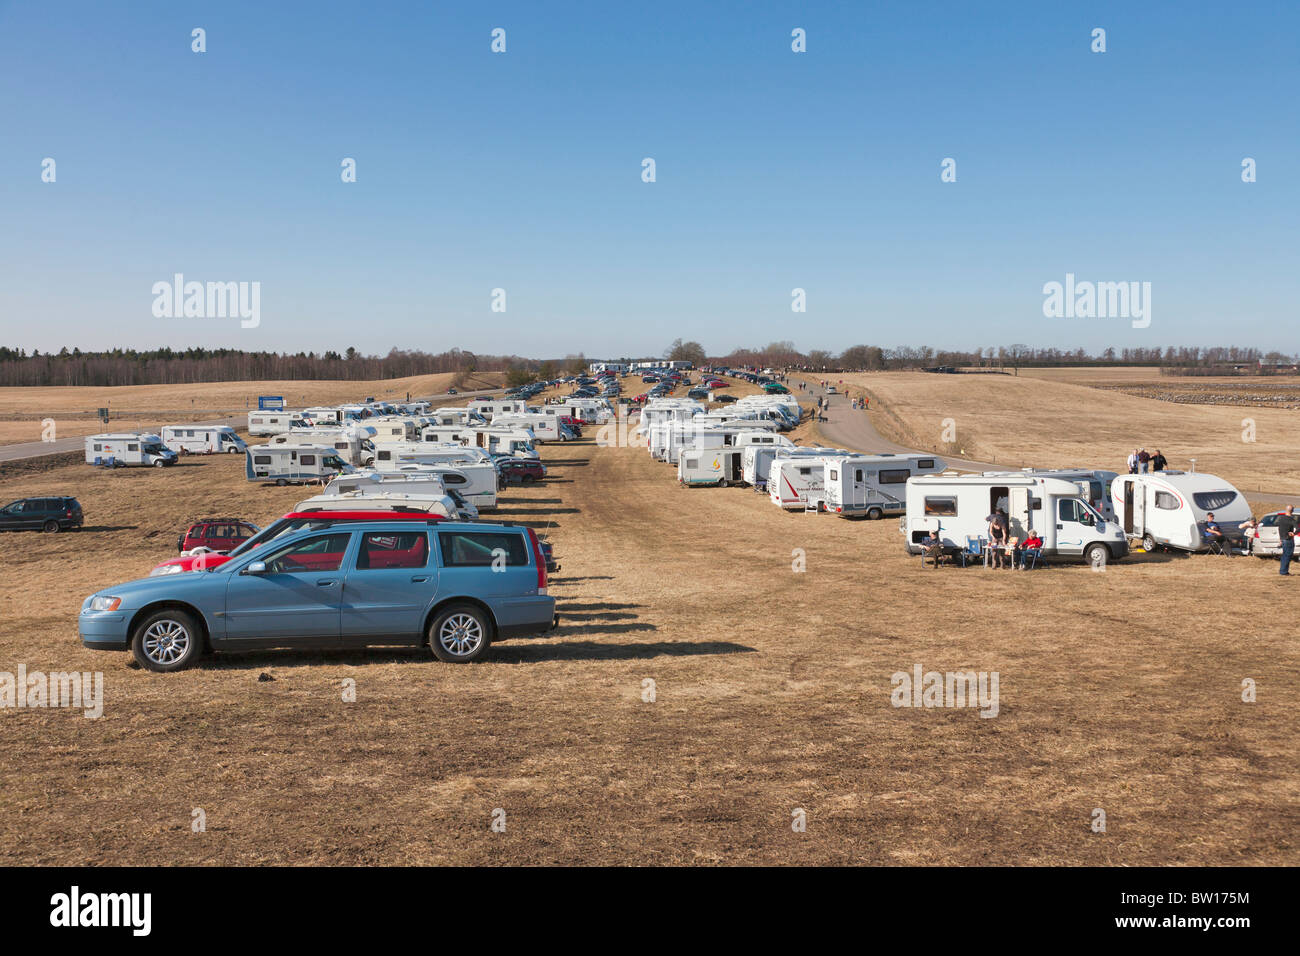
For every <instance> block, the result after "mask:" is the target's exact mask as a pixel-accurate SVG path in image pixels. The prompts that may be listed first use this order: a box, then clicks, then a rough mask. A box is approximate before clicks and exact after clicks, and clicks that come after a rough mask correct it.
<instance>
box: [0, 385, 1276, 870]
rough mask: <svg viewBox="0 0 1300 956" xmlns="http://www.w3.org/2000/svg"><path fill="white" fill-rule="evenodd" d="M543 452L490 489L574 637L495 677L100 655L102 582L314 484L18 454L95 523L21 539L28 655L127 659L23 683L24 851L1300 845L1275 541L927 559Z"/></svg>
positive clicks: (634, 464) (914, 857)
mask: <svg viewBox="0 0 1300 956" xmlns="http://www.w3.org/2000/svg"><path fill="white" fill-rule="evenodd" d="M635 388H636V387H635V386H634V385H631V384H629V386H628V389H627V392H626V394H635V393H636V392H635ZM1027 427H1028V426H1027ZM543 457H544V458H545V459H546V460H547V462H548V464H549V466H550V469H551V471H550V476H549V477H548V478H547V480H546V482H545V483H543V484H542V485H540V486H539V487H536V488H531V489H528V490H512V491H510V492H508V493H507V494H505V495H504V497H503V499H502V506H501V508H500V510H499V511H498V512H497V513H495V514H494V515H491V516H492V517H497V518H501V519H504V520H513V521H520V522H526V523H528V524H530V525H533V526H534V527H538V528H545V529H546V531H547V533H548V534H549V535H550V537H551V540H552V541H553V542H554V543H555V548H556V555H557V557H558V559H559V560H560V561H561V563H562V565H563V570H562V571H561V573H560V575H559V576H558V578H557V579H555V580H554V581H553V593H554V594H556V595H557V599H558V603H559V610H560V613H561V615H562V626H561V628H560V629H559V631H558V632H555V633H554V635H553V636H551V637H548V638H545V639H541V640H533V641H512V642H505V643H502V644H500V645H498V646H497V647H496V648H494V649H493V652H492V654H491V655H490V657H489V658H488V659H487V660H485V661H484V662H481V663H478V664H474V665H466V666H454V665H445V664H439V663H437V662H436V661H434V660H433V659H432V657H431V656H430V655H427V654H425V653H421V652H416V651H391V650H389V651H385V650H375V651H370V652H366V653H356V652H333V653H329V652H325V653H317V652H310V653H309V652H292V651H288V652H286V651H280V652H259V653H248V654H244V655H239V656H230V657H217V658H213V659H209V660H207V661H204V662H202V663H201V664H200V666H198V667H196V668H194V669H192V670H188V671H184V672H181V673H178V674H173V675H166V676H160V675H155V674H150V673H147V672H145V671H141V670H136V669H132V668H131V667H129V666H128V664H127V661H128V656H127V655H126V654H123V653H102V652H92V651H88V650H84V649H83V648H82V647H81V646H80V643H79V642H78V639H77V633H76V617H77V610H78V607H79V605H80V603H81V600H82V598H83V597H85V596H86V595H87V594H89V593H91V592H92V591H94V590H96V589H98V588H101V587H105V586H108V585H110V584H112V583H114V582H119V581H122V580H125V579H128V578H132V577H135V576H137V575H142V574H144V573H146V572H147V571H148V569H149V568H150V567H151V566H152V565H153V564H154V563H156V562H157V561H159V560H162V559H164V558H166V557H168V556H170V555H172V554H174V553H175V551H174V549H175V535H176V533H177V531H178V530H180V529H181V528H182V527H183V526H184V525H185V524H186V522H188V521H189V520H190V519H193V518H196V517H200V516H202V515H205V514H211V513H220V514H232V513H233V514H239V515H243V516H246V517H248V518H251V519H254V520H257V521H259V522H262V523H264V522H266V521H269V520H271V519H272V518H274V517H276V516H278V515H279V514H281V513H283V512H284V511H285V510H287V509H288V508H289V507H290V506H291V505H292V504H293V503H294V502H295V501H297V500H299V499H300V498H302V497H306V495H307V494H308V493H309V491H308V490H306V489H293V488H274V487H261V486H253V485H250V484H248V483H247V482H245V481H244V480H243V474H242V462H241V461H239V460H237V459H236V460H229V459H227V458H225V457H213V458H198V457H193V458H189V459H187V460H186V461H185V462H184V463H182V464H181V465H179V466H177V467H176V468H174V469H169V470H166V471H158V470H154V469H139V470H119V471H115V472H104V471H99V470H95V469H92V468H90V467H87V466H85V465H81V464H75V463H74V464H53V465H50V464H49V463H46V464H44V465H36V466H33V465H25V466H21V467H19V466H14V465H10V466H0V496H8V497H17V496H21V495H28V494H57V493H71V494H76V495H77V496H78V497H79V498H80V500H81V502H82V504H83V506H84V508H85V512H86V521H87V527H86V528H85V529H84V530H82V531H80V532H76V533H65V534H56V535H40V534H32V533H18V534H8V535H4V536H3V537H0V546H2V547H3V548H4V551H3V561H4V580H5V583H6V587H5V589H4V596H3V602H2V603H0V670H4V671H10V672H13V671H15V670H16V668H17V666H18V665H19V664H20V663H22V664H25V665H26V666H27V668H29V669H30V670H36V669H41V670H45V671H54V670H59V671H62V670H74V669H75V670H102V671H103V672H104V680H105V705H104V714H103V717H102V718H100V719H97V720H88V719H85V718H84V717H82V716H81V714H80V713H79V712H72V711H66V710H26V709H24V710H10V709H6V710H0V721H2V722H3V732H2V733H0V766H2V767H3V768H4V786H3V788H2V789H0V862H3V863H64V864H76V865H86V864H89V865H106V864H170V863H176V864H215V863H226V864H265V863H276V864H378V863H391V864H452V863H459V864H543V863H569V864H577V863H590V864H601V863H612V864H622V863H632V864H760V863H769V864H808V863H827V864H924V865H941V864H993V865H1000V864H1016V863H1021V864H1049V863H1067V864H1083V865H1101V864H1118V865H1136V864H1174V865H1179V864H1238V863H1240V864H1281V865H1294V864H1296V863H1297V862H1300V859H1298V858H1300V854H1297V849H1296V834H1297V832H1298V830H1300V787H1298V786H1297V777H1296V773H1295V767H1296V764H1297V746H1296V735H1295V705H1294V702H1295V695H1294V688H1295V687H1296V686H1297V683H1298V682H1300V661H1298V660H1297V654H1296V640H1295V627H1294V623H1293V621H1292V619H1291V618H1292V616H1291V615H1290V614H1289V613H1288V609H1289V608H1291V607H1293V606H1294V604H1295V601H1296V598H1297V596H1298V595H1300V592H1297V591H1296V590H1295V585H1294V583H1293V582H1284V581H1281V579H1280V578H1279V577H1278V575H1277V574H1276V568H1275V565H1273V564H1272V563H1271V562H1270V563H1265V562H1262V561H1257V560H1254V559H1238V560H1229V559H1225V558H1211V557H1203V556H1196V557H1176V556H1172V555H1160V556H1150V557H1148V556H1142V555H1137V556H1134V557H1132V558H1130V559H1126V560H1125V561H1122V562H1119V563H1116V564H1112V565H1110V566H1109V567H1108V569H1107V570H1106V571H1104V572H1103V573H1097V572H1093V571H1091V570H1090V569H1087V568H1084V567H1079V566H1059V567H1049V568H1046V569H1039V570H1035V571H1032V572H1026V573H1019V572H1005V571H1004V572H999V571H993V570H985V569H983V568H970V569H960V568H951V567H943V568H940V569H938V570H934V569H928V570H922V568H921V566H920V564H919V561H918V559H916V558H910V557H907V556H905V555H904V553H903V551H902V547H901V536H900V535H899V533H898V530H897V522H895V521H892V520H891V521H878V522H852V521H846V520H841V519H837V518H833V517H830V516H827V515H821V516H812V515H804V514H801V513H800V514H789V513H784V512H782V511H780V510H778V509H776V508H775V507H773V506H772V505H771V504H770V503H769V502H768V500H767V499H766V497H765V496H762V495H757V494H755V493H753V492H752V491H750V490H748V489H741V488H728V489H701V488H696V489H683V488H681V487H679V486H678V485H677V484H676V482H675V481H674V475H673V471H672V469H671V467H670V466H668V465H665V464H662V463H658V462H653V461H651V460H650V459H649V457H648V456H647V455H646V454H645V451H644V449H641V448H604V447H597V446H596V445H595V444H593V443H591V442H590V441H589V440H584V441H583V442H581V443H576V444H570V445H563V446H562V445H548V446H544V449H543ZM796 549H801V550H802V552H803V554H804V555H805V558H806V571H805V572H803V573H795V572H794V571H793V570H792V560H793V559H794V557H795V555H796ZM914 664H920V665H922V667H923V668H924V669H926V670H938V671H955V670H977V671H980V670H982V671H997V672H998V673H999V675H1000V691H1001V693H1000V698H1001V699H1000V710H999V713H998V715H997V716H996V717H993V718H987V719H986V718H981V717H980V716H979V714H978V712H977V711H975V710H973V709H950V710H944V709H924V708H922V709H907V708H897V709H896V708H894V707H892V706H891V704H890V690H891V675H892V674H893V673H894V672H896V671H904V672H910V671H911V669H912V667H913V665H914ZM263 675H265V676H266V677H267V678H270V679H263ZM345 678H352V679H354V680H355V681H356V691H357V699H356V702H355V703H344V702H343V701H342V698H341V694H342V682H343V681H344V679H345ZM1245 678H1251V679H1253V680H1255V681H1256V682H1257V684H1258V688H1259V693H1258V702H1256V703H1252V704H1247V703H1243V702H1242V699H1241V684H1242V681H1243V679H1245ZM647 680H653V681H654V682H655V688H656V698H655V700H654V701H653V702H647V701H645V700H643V687H644V686H645V685H644V683H643V682H645V681H647ZM195 808H201V809H203V810H204V812H205V813H206V820H207V832H205V833H193V832H191V826H190V824H191V814H192V812H193V810H194V809H195ZM496 808H502V809H504V810H505V811H506V814H507V817H506V819H507V827H506V831H505V832H504V833H494V832H493V831H492V830H491V828H490V824H491V822H492V814H493V811H494V809H496ZM797 808H799V809H803V810H805V811H806V812H807V820H808V824H807V832H806V833H796V832H792V829H791V820H792V816H791V814H792V811H793V810H795V809H797ZM1094 808H1102V809H1104V810H1105V812H1106V814H1107V831H1106V832H1105V833H1094V832H1092V831H1091V829H1090V823H1091V821H1092V814H1093V811H1094Z"/></svg>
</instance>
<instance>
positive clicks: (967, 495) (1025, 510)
mask: <svg viewBox="0 0 1300 956" xmlns="http://www.w3.org/2000/svg"><path fill="white" fill-rule="evenodd" d="M996 510H1002V511H1005V512H1006V514H1007V519H1008V526H1009V534H1010V537H1012V538H1019V539H1020V540H1021V541H1023V540H1025V539H1026V538H1027V537H1029V532H1031V531H1036V532H1037V533H1038V534H1039V535H1041V536H1042V539H1043V554H1044V556H1057V557H1065V558H1083V559H1084V560H1086V561H1088V562H1089V563H1090V564H1092V565H1094V566H1099V565H1102V564H1105V563H1106V562H1107V561H1109V560H1111V559H1112V558H1122V557H1123V556H1124V555H1125V554H1127V553H1128V541H1127V539H1126V538H1125V537H1124V529H1123V528H1121V527H1120V525H1119V524H1118V523H1117V522H1115V521H1108V520H1107V519H1106V518H1104V517H1103V516H1102V514H1101V513H1100V512H1099V511H1097V510H1096V509H1095V508H1093V507H1092V505H1090V504H1088V501H1087V483H1086V482H1078V481H1067V480H1066V479H1064V478H1044V477H1040V476H1036V475H1026V474H1019V473H1012V474H1001V475H957V474H953V473H951V472H949V473H948V474H945V475H922V476H920V477H916V478H911V479H909V480H908V482H907V512H906V515H905V516H904V517H903V519H902V520H901V522H900V530H901V531H902V532H903V534H904V536H905V538H906V544H905V546H906V548H907V551H908V553H909V554H920V553H921V551H922V544H921V542H922V541H923V540H924V539H925V538H926V537H927V536H928V535H929V534H930V533H931V532H933V531H937V532H938V535H939V539H940V540H941V541H942V542H943V545H944V547H947V548H962V549H964V548H965V547H966V545H967V541H966V539H967V538H982V539H983V540H984V542H985V543H987V541H988V518H989V515H991V514H992V513H993V512H994V511H996Z"/></svg>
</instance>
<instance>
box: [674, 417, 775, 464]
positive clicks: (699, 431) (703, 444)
mask: <svg viewBox="0 0 1300 956" xmlns="http://www.w3.org/2000/svg"><path fill="white" fill-rule="evenodd" d="M652 434H653V433H652ZM742 445H774V446H776V445H783V446H788V447H793V445H794V442H792V441H790V439H788V438H786V437H785V436H783V435H778V434H776V424H775V423H774V422H766V421H758V420H756V419H755V420H751V421H743V422H740V421H737V422H727V423H725V424H718V423H708V424H703V423H699V419H698V418H696V419H695V420H694V421H691V422H682V423H674V424H673V425H671V426H669V428H668V432H667V440H666V441H665V442H664V445H663V459H662V460H663V461H666V462H670V463H671V464H674V465H675V464H677V459H678V458H679V457H680V456H681V453H682V452H683V451H685V450H686V449H688V448H695V449H699V450H705V449H709V448H731V447H736V446H742Z"/></svg>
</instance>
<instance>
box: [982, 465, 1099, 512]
mask: <svg viewBox="0 0 1300 956" xmlns="http://www.w3.org/2000/svg"><path fill="white" fill-rule="evenodd" d="M985 474H986V475H1034V476H1036V477H1038V478H1064V479H1065V480H1066V481H1078V482H1087V483H1088V504H1090V505H1092V506H1093V507H1094V508H1096V509H1097V510H1098V511H1100V512H1101V514H1102V517H1104V518H1106V519H1107V520H1108V521H1115V520H1117V519H1116V515H1115V509H1114V508H1113V507H1111V498H1110V483H1111V482H1112V481H1114V480H1115V478H1116V477H1117V476H1118V472H1114V471H1092V470H1089V469H1087V468H1022V469H1021V470H1020V471H986V472H985Z"/></svg>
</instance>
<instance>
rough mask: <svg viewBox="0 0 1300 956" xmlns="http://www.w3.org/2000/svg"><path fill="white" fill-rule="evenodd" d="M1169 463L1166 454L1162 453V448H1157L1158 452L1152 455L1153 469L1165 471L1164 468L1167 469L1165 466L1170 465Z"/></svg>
mask: <svg viewBox="0 0 1300 956" xmlns="http://www.w3.org/2000/svg"><path fill="white" fill-rule="evenodd" d="M1168 464H1169V461H1168V460H1167V459H1166V458H1165V456H1164V455H1162V454H1160V449H1159V448H1157V449H1156V453H1155V454H1154V455H1152V456H1151V470H1152V471H1164V470H1165V466H1166V465H1168Z"/></svg>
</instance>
